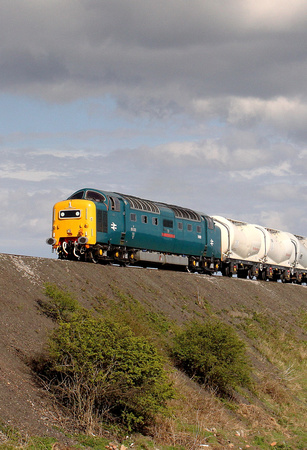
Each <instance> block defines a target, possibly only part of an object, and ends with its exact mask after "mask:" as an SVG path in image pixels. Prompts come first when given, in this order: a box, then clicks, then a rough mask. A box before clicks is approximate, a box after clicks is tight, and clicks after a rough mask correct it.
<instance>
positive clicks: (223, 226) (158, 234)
mask: <svg viewBox="0 0 307 450" xmlns="http://www.w3.org/2000/svg"><path fill="white" fill-rule="evenodd" d="M52 222H53V223H52V235H51V237H49V238H48V239H47V243H48V244H49V245H51V246H52V248H53V250H54V251H56V252H57V254H58V257H59V258H60V259H73V260H82V261H92V262H94V263H118V264H120V265H127V264H129V265H133V264H136V265H140V266H145V267H148V266H153V267H163V268H174V269H177V270H189V271H195V272H199V273H207V274H213V273H216V272H221V273H222V275H226V276H232V275H234V274H236V275H237V276H238V277H239V278H247V277H249V278H254V277H256V278H257V279H260V280H267V279H268V280H273V281H278V280H281V281H283V282H290V281H293V282H296V283H302V282H305V283H306V282H307V238H305V237H302V236H297V235H293V234H291V233H288V232H284V231H280V230H273V229H271V228H265V227H262V226H260V225H255V224H250V223H246V222H242V221H238V220H233V219H226V218H225V217H222V216H213V217H210V216H208V215H207V214H204V213H202V212H198V211H195V210H193V209H190V208H185V207H181V206H176V205H171V204H166V203H162V202H154V201H151V200H146V199H142V198H139V197H135V196H131V195H126V194H119V193H116V192H107V191H101V190H98V189H92V188H83V189H80V190H78V191H77V192H75V193H73V194H72V195H71V196H70V197H69V198H68V199H67V200H63V201H60V202H58V203H56V204H55V205H54V208H53V218H52Z"/></svg>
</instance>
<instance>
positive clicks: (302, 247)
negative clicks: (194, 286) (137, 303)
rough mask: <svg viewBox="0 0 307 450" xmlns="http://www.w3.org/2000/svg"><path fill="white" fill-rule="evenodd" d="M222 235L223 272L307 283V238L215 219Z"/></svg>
mask: <svg viewBox="0 0 307 450" xmlns="http://www.w3.org/2000/svg"><path fill="white" fill-rule="evenodd" d="M213 219H214V221H215V224H216V226H217V227H218V228H219V229H220V231H221V242H222V249H221V255H222V256H221V259H222V261H221V270H222V273H223V275H228V276H231V275H232V274H234V273H237V276H238V277H239V278H246V277H247V276H248V277H250V278H253V277H256V278H258V279H262V280H266V279H270V280H274V281H277V280H281V281H282V282H286V281H295V282H298V283H301V282H302V281H305V282H306V262H307V261H306V256H307V252H306V250H307V246H306V241H307V240H306V238H303V237H300V238H299V237H297V236H295V235H293V234H291V233H287V232H284V231H280V230H273V229H270V228H265V227H262V226H260V225H254V224H249V223H246V222H240V221H237V220H232V219H226V218H224V217H221V216H213Z"/></svg>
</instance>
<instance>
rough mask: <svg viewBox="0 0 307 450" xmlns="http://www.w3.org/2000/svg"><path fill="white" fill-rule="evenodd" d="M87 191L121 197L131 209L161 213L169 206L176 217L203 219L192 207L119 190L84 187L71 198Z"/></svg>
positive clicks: (198, 220)
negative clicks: (153, 199)
mask: <svg viewBox="0 0 307 450" xmlns="http://www.w3.org/2000/svg"><path fill="white" fill-rule="evenodd" d="M87 192H90V193H91V195H93V194H94V193H95V192H97V193H99V194H100V195H102V196H104V197H105V196H108V197H121V198H122V199H124V200H125V201H126V202H128V204H129V206H130V208H131V209H136V210H139V211H146V212H151V213H155V214H159V213H160V209H161V208H169V209H171V210H172V211H173V212H174V214H175V217H177V218H178V219H187V220H194V221H197V222H200V221H201V214H199V213H198V212H196V211H194V210H192V209H189V208H183V207H182V206H176V205H169V204H167V203H162V202H154V201H152V200H145V199H143V198H140V197H135V196H133V195H127V194H120V193H118V192H107V191H101V190H99V189H92V188H83V189H79V190H78V191H76V192H75V193H74V194H72V195H71V196H70V197H69V198H74V197H75V196H76V194H82V193H83V195H86V193H87ZM96 201H98V200H96Z"/></svg>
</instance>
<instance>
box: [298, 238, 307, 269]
mask: <svg viewBox="0 0 307 450" xmlns="http://www.w3.org/2000/svg"><path fill="white" fill-rule="evenodd" d="M297 240H298V244H299V247H298V257H297V259H298V267H299V268H300V269H304V270H307V238H305V237H303V236H297Z"/></svg>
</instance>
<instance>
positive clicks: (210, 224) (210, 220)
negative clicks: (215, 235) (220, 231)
mask: <svg viewBox="0 0 307 450" xmlns="http://www.w3.org/2000/svg"><path fill="white" fill-rule="evenodd" d="M207 224H208V228H209V230H214V222H213V219H212V217H207Z"/></svg>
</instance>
